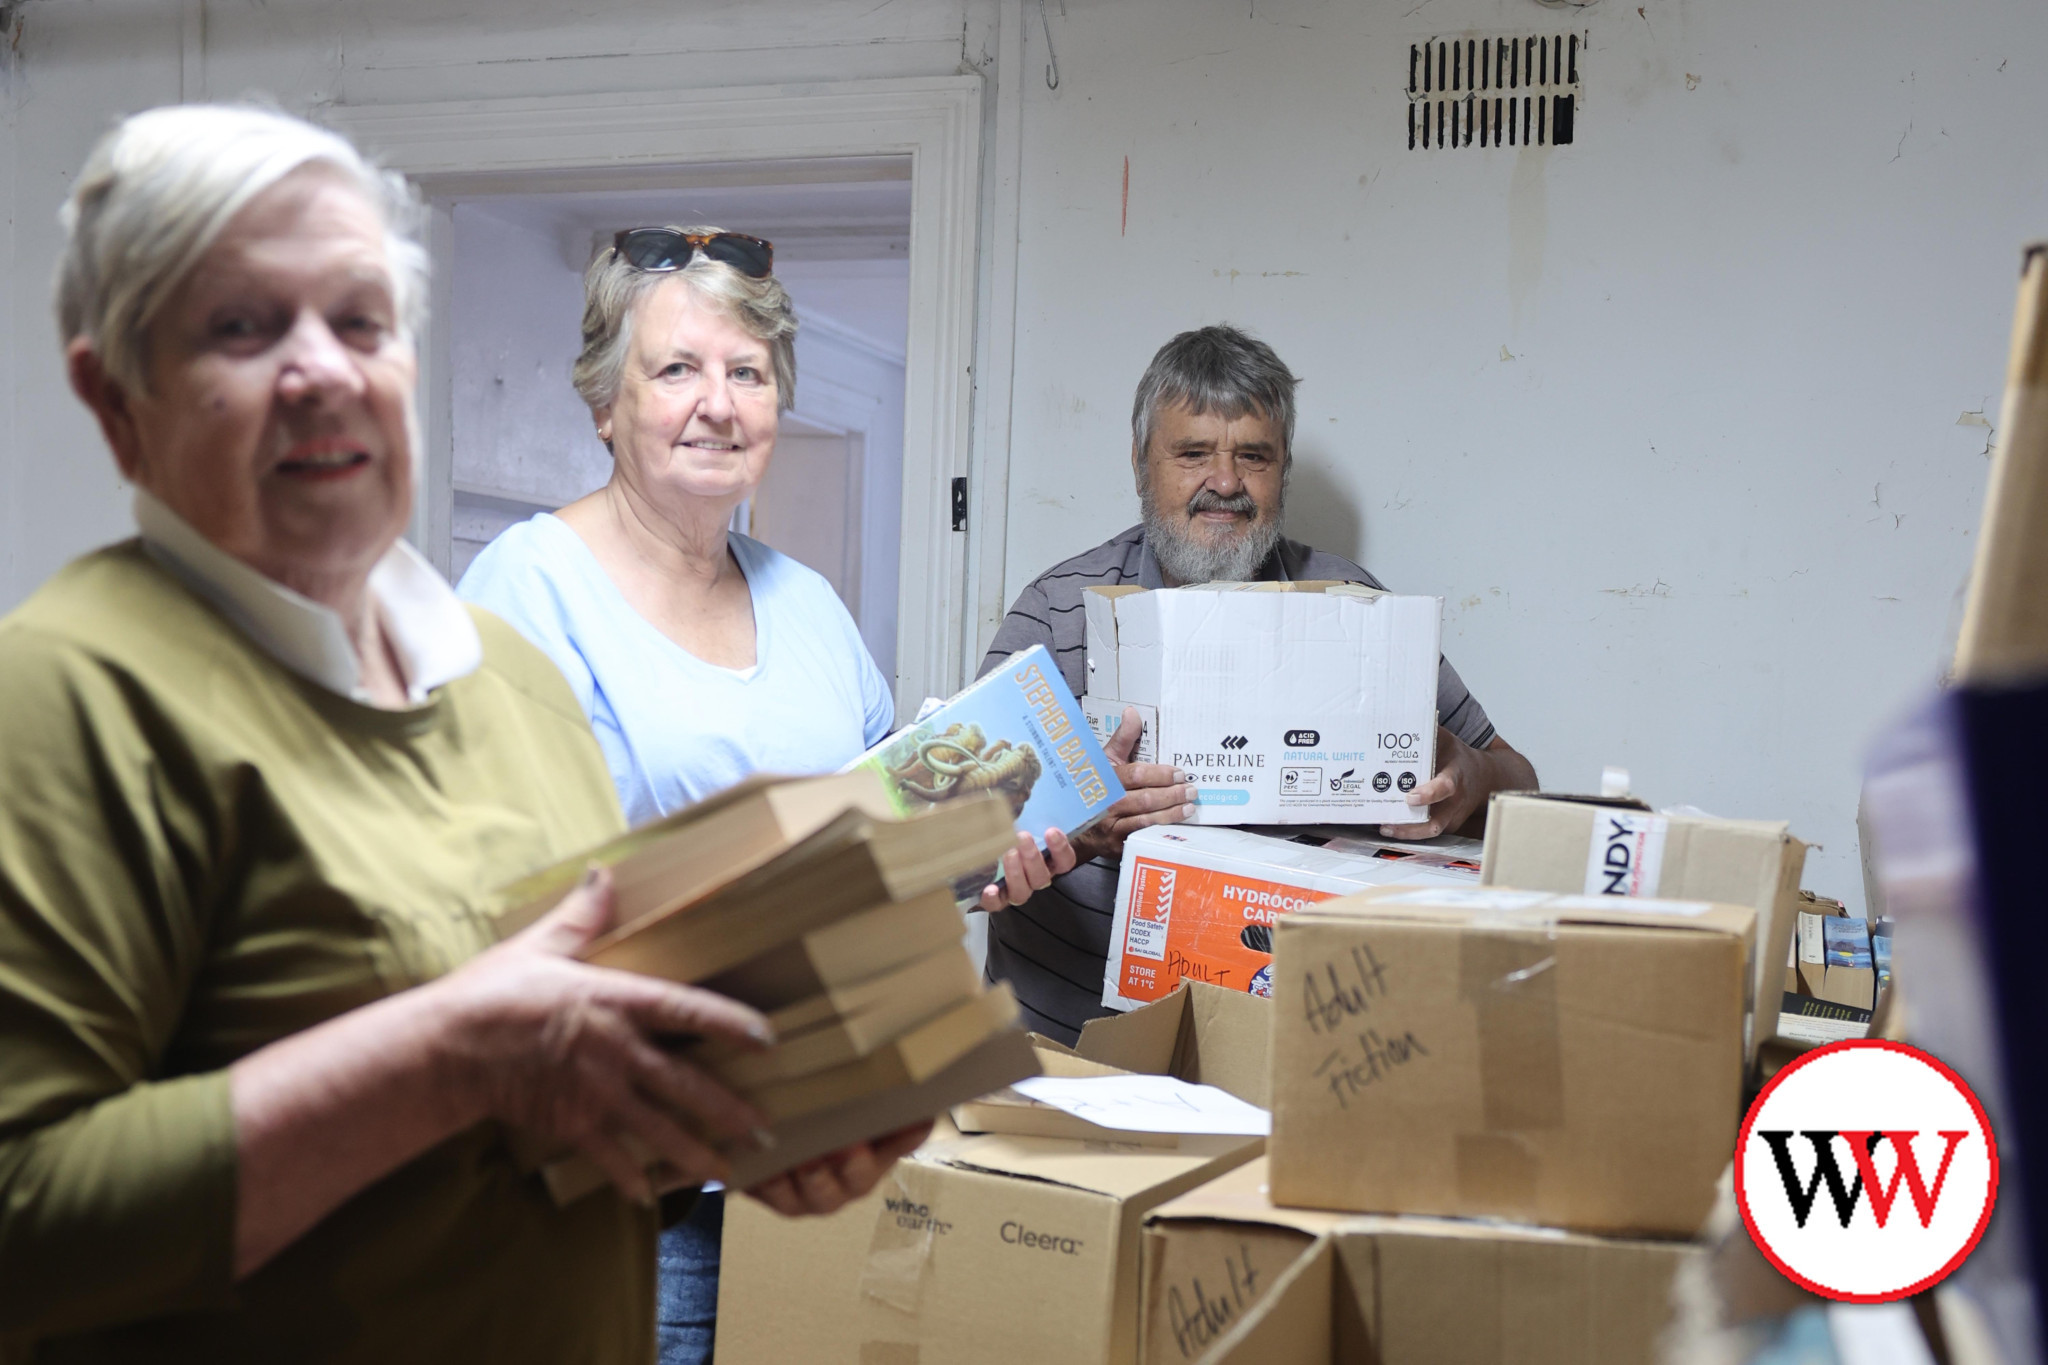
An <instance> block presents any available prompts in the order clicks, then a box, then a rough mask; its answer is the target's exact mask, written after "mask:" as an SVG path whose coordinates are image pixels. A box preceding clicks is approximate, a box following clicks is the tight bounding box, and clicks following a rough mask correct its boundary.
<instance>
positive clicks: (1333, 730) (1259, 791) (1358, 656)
mask: <svg viewBox="0 0 2048 1365" xmlns="http://www.w3.org/2000/svg"><path fill="white" fill-rule="evenodd" d="M1082 600H1083V603H1084V605H1085V609H1086V612H1087V618H1088V631H1087V641H1088V680H1087V696H1086V697H1085V699H1084V702H1083V709H1084V710H1085V711H1086V712H1087V713H1088V717H1089V721H1090V723H1091V724H1093V725H1094V726H1095V727H1096V731H1097V733H1098V734H1100V735H1102V736H1103V737H1104V738H1107V736H1108V734H1110V733H1112V732H1114V730H1115V728H1116V720H1117V717H1118V716H1120V715H1121V714H1122V711H1123V708H1124V706H1126V705H1133V706H1136V707H1137V708H1138V709H1139V713H1140V715H1141V717H1142V718H1143V719H1144V721H1145V727H1146V732H1147V734H1146V737H1147V738H1148V739H1151V740H1153V741H1154V743H1153V744H1151V745H1149V746H1145V748H1146V750H1147V752H1144V753H1141V754H1140V758H1141V760H1142V761H1147V762H1160V763H1171V764H1173V765H1174V766H1175V767H1178V768H1184V769H1186V770H1187V772H1188V774H1189V776H1190V777H1191V778H1192V779H1193V781H1194V784H1195V814H1194V816H1193V819H1192V821H1191V823H1194V824H1198V825H1244V824H1325V823H1331V822H1347V823H1360V824H1364V823H1379V822H1382V821H1387V822H1394V823H1400V824H1409V823H1413V822H1415V821H1418V820H1422V819H1425V818H1427V817H1426V813H1425V808H1422V807H1416V806H1410V805H1409V804H1408V803H1407V801H1406V799H1405V798H1406V795H1407V793H1408V792H1410V791H1412V790H1414V788H1415V786H1416V784H1417V783H1420V782H1424V781H1427V780H1428V778H1429V776H1430V774H1431V773H1432V772H1434V771H1435V761H1436V722H1437V716H1436V681H1437V659H1438V649H1439V645H1440V638H1441V634H1442V617H1443V601H1442V599H1441V598H1436V597H1396V596H1394V595H1392V594H1390V593H1382V592H1377V591H1375V590H1374V589H1371V588H1366V587H1363V586H1361V585H1359V584H1356V583H1325V582H1302V583H1211V584H1204V585H1202V586H1199V587H1189V588H1167V589H1160V590H1157V591H1148V590H1147V589H1144V588H1139V587H1134V586H1130V585H1123V586H1118V587H1112V588H1090V589H1088V590H1087V592H1086V593H1084V594H1083V597H1082ZM1153 755H1156V757H1154V756H1153Z"/></svg>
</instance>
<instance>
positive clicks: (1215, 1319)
mask: <svg viewBox="0 0 2048 1365" xmlns="http://www.w3.org/2000/svg"><path fill="white" fill-rule="evenodd" d="M1359 1217H1360V1215H1358V1214H1349V1213H1331V1212H1328V1211H1325V1210H1321V1209H1289V1208H1281V1207H1279V1206H1277V1205H1275V1204H1274V1203H1273V1201H1272V1200H1271V1199H1269V1198H1268V1197H1267V1194H1266V1158H1264V1157H1260V1158H1258V1159H1257V1160H1255V1161H1248V1162H1246V1163H1245V1164H1244V1165H1242V1166H1239V1167H1238V1168H1237V1169H1236V1170H1233V1171H1226V1172H1224V1173H1223V1174H1222V1175H1220V1176H1218V1177H1216V1178H1215V1179H1214V1180H1212V1181H1210V1182H1209V1183H1208V1184H1206V1185H1201V1186H1198V1187H1196V1188H1195V1189H1192V1190H1189V1191H1188V1192H1187V1193H1186V1194H1183V1195H1181V1196H1179V1197H1178V1198H1175V1199H1169V1200H1167V1201H1166V1202H1165V1203H1164V1204H1161V1205H1160V1206H1159V1207H1158V1208H1156V1209H1154V1210H1152V1212H1151V1213H1149V1214H1147V1215H1146V1216H1145V1233H1144V1250H1143V1252H1142V1254H1141V1256H1140V1258H1139V1261H1140V1265H1139V1291H1138V1294H1139V1304H1140V1308H1141V1319H1140V1330H1139V1334H1138V1349H1139V1358H1140V1359H1141V1360H1142V1361H1143V1362H1144V1365H1181V1362H1184V1361H1191V1360H1195V1359H1198V1358H1200V1357H1201V1355H1202V1354H1203V1353H1204V1352H1205V1351H1207V1350H1208V1349H1209V1348H1210V1347H1211V1346H1213V1345H1214V1344H1215V1343H1216V1342H1218V1341H1220V1340H1222V1338H1223V1337H1224V1335H1225V1334H1227V1333H1228V1332H1229V1331H1230V1329H1231V1328H1232V1327H1234V1326H1236V1325H1237V1324H1238V1323H1239V1322H1241V1321H1243V1320H1244V1318H1245V1317H1246V1316H1248V1315H1249V1314H1250V1313H1251V1311H1252V1310H1253V1309H1254V1308H1256V1307H1257V1306H1258V1305H1259V1303H1260V1302H1261V1301H1262V1300H1264V1298H1265V1296H1266V1295H1267V1294H1268V1293H1270V1292H1271V1291H1272V1288H1273V1286H1274V1285H1275V1284H1277V1283H1278V1282H1279V1280H1280V1276H1281V1275H1282V1274H1283V1273H1285V1271H1286V1270H1287V1268H1288V1267H1289V1266H1291V1265H1293V1264H1294V1262H1296V1261H1297V1260H1299V1259H1301V1256H1302V1254H1303V1253H1304V1252H1306V1251H1307V1250H1308V1249H1309V1248H1310V1247H1311V1246H1313V1245H1314V1244H1315V1240H1316V1238H1318V1237H1320V1236H1321V1235H1322V1234H1324V1233H1326V1232H1329V1231H1331V1230H1332V1229H1334V1228H1337V1227H1341V1226H1343V1225H1345V1224H1347V1223H1356V1222H1358V1221H1359Z"/></svg>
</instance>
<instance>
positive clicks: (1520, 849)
mask: <svg viewBox="0 0 2048 1365" xmlns="http://www.w3.org/2000/svg"><path fill="white" fill-rule="evenodd" d="M1484 864H1485V881H1486V882H1487V883H1488V884H1489V885H1495V886H1512V887H1517V888H1520V889H1522V890H1527V891H1567V892H1569V891H1576V892H1582V893H1584V894H1586V895H1589V896H1616V897H1625V896H1661V897H1665V898H1668V899H1678V900H1701V901H1714V902H1717V903H1720V904H1725V905H1747V906H1750V907H1752V908H1753V909H1754V910H1755V911H1756V916H1757V920H1756V933H1757V953H1756V963H1755V973H1754V977H1753V982H1752V989H1753V991H1754V993H1755V997H1756V1014H1755V1030H1754V1036H1753V1037H1751V1038H1750V1039H1749V1040H1748V1047H1749V1051H1750V1053H1751V1055H1754V1052H1755V1049H1756V1047H1757V1045H1758V1044H1760V1043H1762V1042H1763V1041H1764V1040H1765V1039H1767V1038H1770V1037H1772V1036H1774V1035H1775V1034H1776V1033H1777V1031H1778V1030H1777V1022H1778V1004H1779V999H1780V997H1781V995H1782V994H1783V992H1782V989H1781V986H1782V983H1783V979H1784V973H1785V963H1786V961H1787V959H1788V958H1790V956H1791V953H1792V938H1793V932H1794V929H1795V927H1796V923H1797V920H1798V918H1799V903H1800V902H1799V878H1800V875H1801V873H1802V872H1804V870H1805V868H1806V845H1805V844H1803V843H1801V842H1800V841H1799V840H1798V839H1796V838H1794V837H1793V836H1792V834H1791V832H1790V829H1789V827H1788V826H1787V825H1786V823H1785V822H1784V821H1782V820H1725V819H1721V818H1719V817H1717V816H1711V815H1682V814H1676V813H1668V812H1667V813H1660V812H1657V811H1653V810H1651V809H1650V808H1649V807H1648V806H1646V805H1645V804H1643V803H1642V802H1641V801H1638V800H1635V799H1634V798H1632V797H1593V796H1561V795H1551V794H1538V793H1534V792H1515V793H1500V794H1497V795H1495V796H1494V798H1493V800H1492V802H1491V803H1490V805H1489V806H1488V809H1487V817H1486V855H1485V859H1484Z"/></svg>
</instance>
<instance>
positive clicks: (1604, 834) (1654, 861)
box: [1586, 809, 1671, 896]
mask: <svg viewBox="0 0 2048 1365" xmlns="http://www.w3.org/2000/svg"><path fill="white" fill-rule="evenodd" d="M1670 829H1671V822H1670V821H1669V820H1667V819H1665V818H1664V817H1663V816H1661V815H1651V814H1649V813H1648V812H1647V811H1627V810H1610V809H1602V810H1601V811H1600V815H1599V819H1597V820H1596V821H1595V822H1594V824H1593V839H1592V842H1591V843H1590V844H1589V845H1588V846H1587V848H1586V894H1587V895H1589V896H1654V895H1656V894H1657V879H1658V877H1659V876H1660V875H1661V874H1662V872H1663V869H1664V839H1665V836H1666V835H1667V834H1668V833H1669V832H1670Z"/></svg>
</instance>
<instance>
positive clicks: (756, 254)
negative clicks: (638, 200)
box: [612, 227, 775, 280]
mask: <svg viewBox="0 0 2048 1365" xmlns="http://www.w3.org/2000/svg"><path fill="white" fill-rule="evenodd" d="M612 250H614V251H616V252H617V253H618V254H619V255H620V256H621V257H622V258H624V260H625V261H626V263H627V264H628V265H631V266H635V267H637V268H639V269H641V270H655V271H660V270H681V269H682V268H683V267H684V266H686V265H688V264H689V263H690V260H691V258H692V257H694V256H695V255H696V254H697V253H698V252H700V251H701V252H703V253H704V256H705V259H707V260H713V261H722V262H724V263H725V264H726V265H729V266H731V267H732V268H733V269H734V270H737V271H739V272H740V274H742V275H745V276H747V277H748V278H749V279H756V280H758V279H761V278H763V277H764V276H766V275H767V274H768V273H769V272H771V271H772V270H774V269H775V244H774V243H773V242H768V241H763V240H762V239H761V238H759V237H749V236H748V235H747V234H746V233H744V232H708V233H706V232H678V231H676V230H675V229H674V228H665V227H642V228H627V229H626V230H625V231H624V232H621V233H620V234H619V235H618V236H617V237H614V238H613V239H612Z"/></svg>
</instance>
